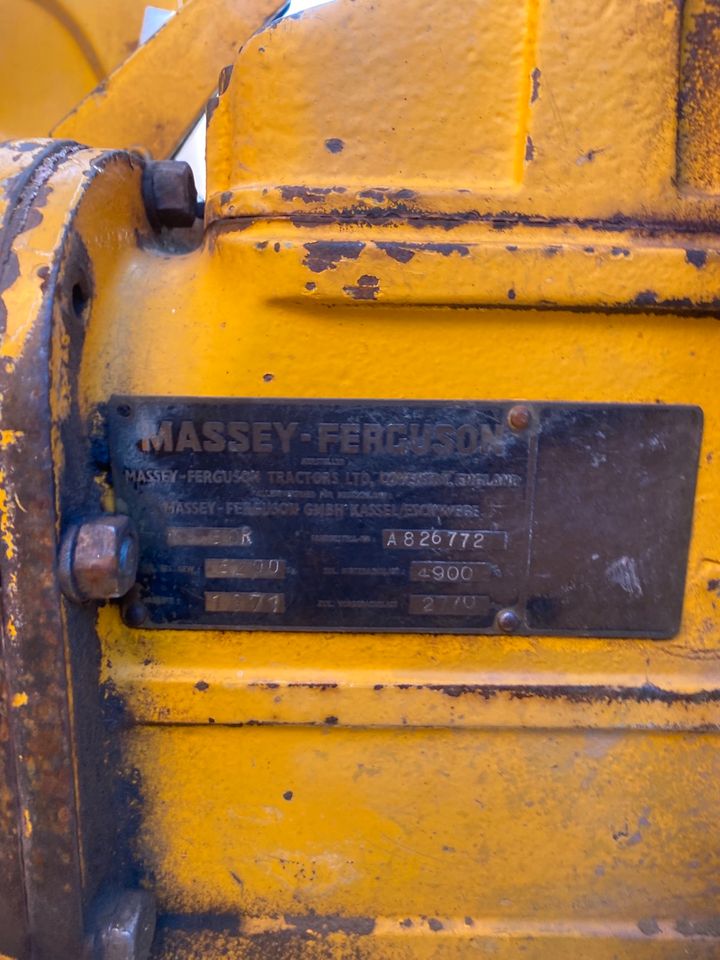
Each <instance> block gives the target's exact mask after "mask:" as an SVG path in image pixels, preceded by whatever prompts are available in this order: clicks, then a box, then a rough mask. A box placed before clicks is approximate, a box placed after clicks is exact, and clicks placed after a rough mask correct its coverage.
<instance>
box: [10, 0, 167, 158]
mask: <svg viewBox="0 0 720 960" xmlns="http://www.w3.org/2000/svg"><path fill="white" fill-rule="evenodd" d="M152 5H153V6H155V7H159V8H164V9H168V10H175V9H177V6H178V4H177V2H175V0H157V2H154V3H153V4H152ZM147 6H148V4H147V3H146V2H145V0H130V2H124V3H116V2H115V0H90V2H88V0H5V2H4V3H3V6H2V10H0V89H2V97H1V98H0V136H2V139H3V140H7V139H9V138H11V137H38V136H45V135H46V134H48V133H49V132H50V129H51V128H52V127H53V126H55V124H56V123H57V122H58V121H59V120H61V119H62V118H63V117H64V116H65V114H66V113H68V112H69V111H70V109H71V108H72V107H74V106H75V104H76V103H77V102H78V101H79V100H81V99H82V98H83V97H84V96H85V95H86V94H88V93H90V91H91V90H92V89H93V88H94V87H96V86H97V85H98V83H100V82H101V81H102V80H103V79H104V78H105V77H106V76H107V75H108V74H109V73H110V72H111V71H112V70H114V69H115V67H117V66H118V65H119V64H120V63H122V62H123V61H124V60H125V59H126V58H127V57H128V55H129V54H130V53H132V52H133V51H134V50H135V48H136V47H137V46H138V43H139V40H140V32H141V27H142V22H143V13H144V11H145V8H146V7H147Z"/></svg>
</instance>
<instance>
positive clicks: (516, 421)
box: [507, 403, 532, 431]
mask: <svg viewBox="0 0 720 960" xmlns="http://www.w3.org/2000/svg"><path fill="white" fill-rule="evenodd" d="M507 421H508V424H509V426H510V427H511V428H512V429H513V430H518V431H520V430H527V428H528V427H529V426H530V424H531V423H532V413H531V411H530V407H527V406H526V405H525V404H524V403H518V404H516V405H515V406H514V407H511V408H510V410H509V411H508V415H507Z"/></svg>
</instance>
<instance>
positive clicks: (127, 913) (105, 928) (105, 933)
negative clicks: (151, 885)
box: [91, 890, 156, 960]
mask: <svg viewBox="0 0 720 960" xmlns="http://www.w3.org/2000/svg"><path fill="white" fill-rule="evenodd" d="M155 917H156V908H155V897H154V896H153V895H152V893H150V892H149V891H147V890H123V891H120V892H119V893H117V894H116V895H115V896H112V897H107V898H105V899H104V901H103V903H102V904H101V906H100V909H99V911H98V915H97V921H96V924H95V935H94V943H93V950H92V952H91V956H92V957H93V960H147V957H148V956H149V955H150V948H151V946H152V941H153V937H154V935H155Z"/></svg>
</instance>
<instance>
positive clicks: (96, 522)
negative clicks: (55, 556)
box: [59, 514, 138, 603]
mask: <svg viewBox="0 0 720 960" xmlns="http://www.w3.org/2000/svg"><path fill="white" fill-rule="evenodd" d="M137 566H138V538H137V533H136V532H135V525H134V523H133V522H132V520H131V519H130V517H124V516H119V515H118V516H112V515H110V514H106V515H105V516H101V517H93V518H92V519H90V520H84V521H83V522H81V523H78V524H75V525H73V526H72V527H70V528H69V529H68V530H67V532H66V533H65V536H64V537H63V539H62V543H61V545H60V556H59V575H60V585H61V587H62V590H63V593H64V594H65V596H66V597H68V599H70V600H74V601H75V602H77V603H81V602H82V601H84V600H109V599H110V598H111V597H122V596H124V595H125V594H126V593H127V592H128V590H129V589H130V588H131V587H132V585H133V584H134V583H135V576H136V574H137Z"/></svg>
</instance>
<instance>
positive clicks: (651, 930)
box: [638, 917, 660, 937]
mask: <svg viewBox="0 0 720 960" xmlns="http://www.w3.org/2000/svg"><path fill="white" fill-rule="evenodd" d="M638 930H639V931H640V933H644V934H645V936H646V937H654V936H655V934H657V933H660V924H659V923H658V922H657V920H655V918H654V917H647V918H644V919H642V920H638Z"/></svg>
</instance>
